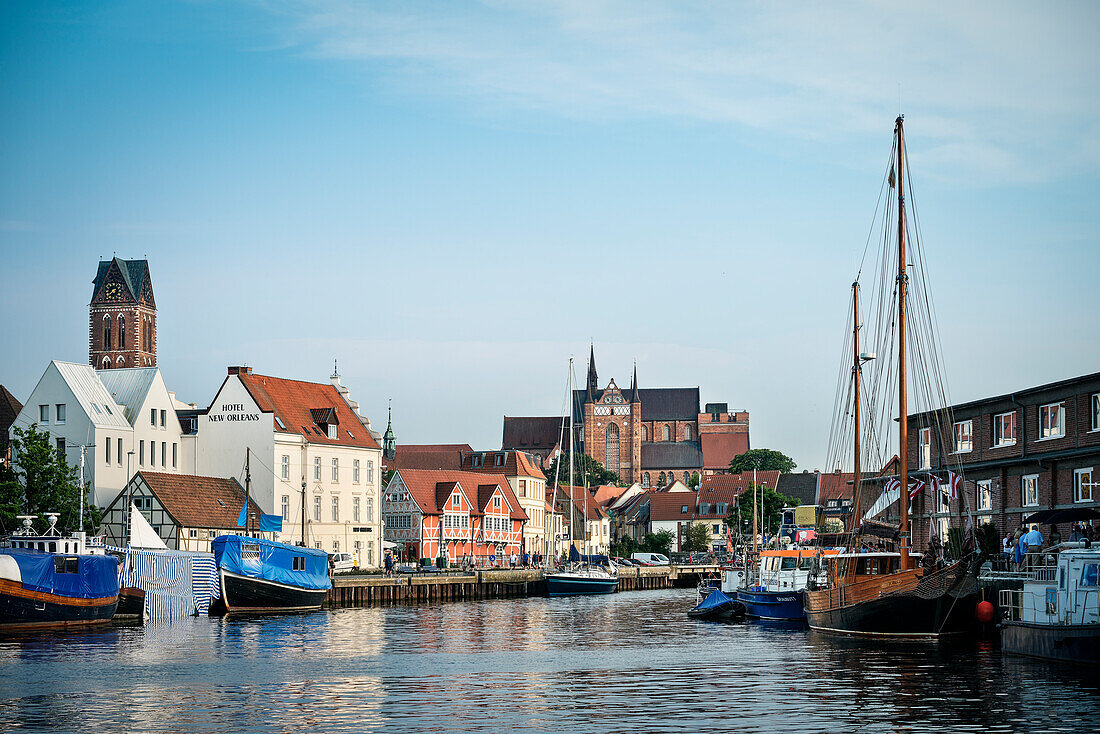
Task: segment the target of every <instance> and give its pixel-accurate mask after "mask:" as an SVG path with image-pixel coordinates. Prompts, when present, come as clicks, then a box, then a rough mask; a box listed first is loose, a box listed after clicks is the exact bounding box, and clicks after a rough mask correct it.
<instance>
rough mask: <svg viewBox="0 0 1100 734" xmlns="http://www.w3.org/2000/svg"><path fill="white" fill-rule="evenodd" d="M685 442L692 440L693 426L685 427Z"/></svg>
mask: <svg viewBox="0 0 1100 734" xmlns="http://www.w3.org/2000/svg"><path fill="white" fill-rule="evenodd" d="M684 440H685V441H690V440H691V426H684Z"/></svg>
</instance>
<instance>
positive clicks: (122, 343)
mask: <svg viewBox="0 0 1100 734" xmlns="http://www.w3.org/2000/svg"><path fill="white" fill-rule="evenodd" d="M118 348H119V349H125V348H126V317H125V316H123V315H122V314H119V315H118Z"/></svg>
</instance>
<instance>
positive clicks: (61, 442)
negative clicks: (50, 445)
mask: <svg viewBox="0 0 1100 734" xmlns="http://www.w3.org/2000/svg"><path fill="white" fill-rule="evenodd" d="M57 453H58V454H60V455H61V460H62V461H64V460H65V439H64V438H59V439H57Z"/></svg>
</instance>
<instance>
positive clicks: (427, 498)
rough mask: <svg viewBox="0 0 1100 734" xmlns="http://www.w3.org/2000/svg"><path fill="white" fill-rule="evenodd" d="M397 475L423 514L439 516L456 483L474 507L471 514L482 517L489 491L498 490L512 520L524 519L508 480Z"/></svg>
mask: <svg viewBox="0 0 1100 734" xmlns="http://www.w3.org/2000/svg"><path fill="white" fill-rule="evenodd" d="M398 474H399V475H400V476H401V481H402V482H403V483H404V484H405V487H407V488H408V490H409V494H410V495H412V498H413V501H415V502H416V504H417V506H419V507H420V509H421V510H422V511H423V512H424V513H425V514H428V515H439V514H441V513H442V512H443V510H442V504H443V502H444V501H446V499H447V497H448V496H450V494H451V490H452V489H453V488H454V485H455V484H456V483H458V484H460V485H461V486H462V489H463V491H464V492H465V493H466V496H467V497H468V498H469V499H470V501H471V502H472V503H474V504H476V505H477V506H476V507H475V508H474V509H473V514H475V515H480V514H484V510H485V506H484V504H483V503H487V502H488V499H489V497H491V496H492V493H493V491H495V490H496V489H497V488H498V487H499V488H500V491H501V492H502V493H503V495H504V497H505V498H506V499H507V501H508V504H509V505H510V506H511V507H512V512H511V517H512V519H513V520H527V519H528V517H527V513H525V512H524V511H523V508H522V507H520V504H519V499H517V498H516V495H515V493H514V492H512V488H511V487H510V486H509V485H508V480H507V479H505V478H504V476H503V475H501V474H477V473H475V472H469V471H456V470H453V469H445V470H438V469H399V470H398ZM441 488H442V489H441Z"/></svg>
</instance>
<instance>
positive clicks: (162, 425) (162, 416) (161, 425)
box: [160, 410, 167, 428]
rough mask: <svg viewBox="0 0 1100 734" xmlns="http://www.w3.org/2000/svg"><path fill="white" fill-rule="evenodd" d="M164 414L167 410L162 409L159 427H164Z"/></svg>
mask: <svg viewBox="0 0 1100 734" xmlns="http://www.w3.org/2000/svg"><path fill="white" fill-rule="evenodd" d="M166 415H167V411H164V410H162V411H160V427H161V428H164V426H165V422H164V420H165V416H166Z"/></svg>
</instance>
